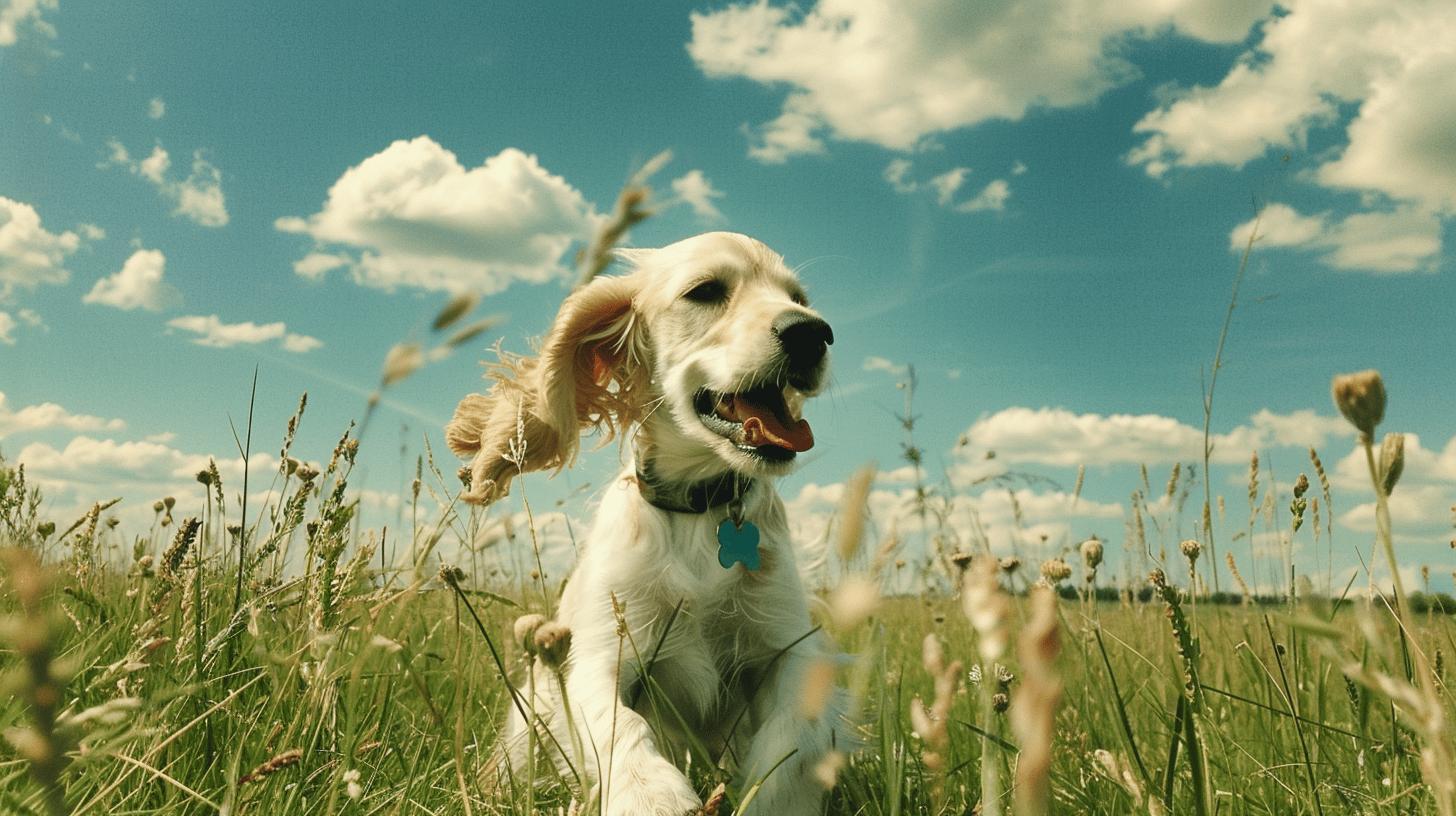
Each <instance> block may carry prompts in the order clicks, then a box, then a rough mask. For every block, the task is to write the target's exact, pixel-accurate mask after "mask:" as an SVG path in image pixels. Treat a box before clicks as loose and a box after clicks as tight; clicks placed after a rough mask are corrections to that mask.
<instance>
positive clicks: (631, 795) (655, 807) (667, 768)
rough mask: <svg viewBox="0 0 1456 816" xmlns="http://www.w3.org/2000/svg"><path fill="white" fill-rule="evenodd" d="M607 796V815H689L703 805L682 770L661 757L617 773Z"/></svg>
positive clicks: (605, 793) (606, 792) (606, 793)
mask: <svg viewBox="0 0 1456 816" xmlns="http://www.w3.org/2000/svg"><path fill="white" fill-rule="evenodd" d="M604 795H605V799H606V801H605V807H604V808H603V812H604V813H605V814H606V816H685V814H693V813H697V812H698V811H699V810H700V809H701V808H702V806H703V800H701V799H699V798H698V794H697V792H696V791H694V790H693V786H692V784H690V783H689V782H688V780H687V777H685V776H683V774H682V771H679V770H678V769H677V768H675V767H673V765H672V763H671V762H668V761H667V760H665V759H661V758H657V759H655V760H648V761H645V762H641V763H638V764H637V765H636V766H634V767H629V768H624V769H622V770H621V771H620V772H619V773H615V774H613V778H612V780H611V783H610V784H609V786H608V787H607V789H606V791H605V792H604Z"/></svg>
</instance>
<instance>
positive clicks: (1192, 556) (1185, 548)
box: [1178, 538, 1203, 565]
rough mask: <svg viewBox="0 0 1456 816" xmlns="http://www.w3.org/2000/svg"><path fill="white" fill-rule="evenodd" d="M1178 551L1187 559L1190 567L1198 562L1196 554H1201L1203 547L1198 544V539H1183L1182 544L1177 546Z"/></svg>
mask: <svg viewBox="0 0 1456 816" xmlns="http://www.w3.org/2000/svg"><path fill="white" fill-rule="evenodd" d="M1178 549H1179V550H1181V551H1182V552H1183V557H1184V558H1187V559H1188V563H1189V564H1190V565H1191V564H1192V563H1193V562H1194V561H1197V560H1198V554H1199V553H1201V552H1203V545H1202V544H1199V543H1198V539H1195V538H1189V539H1184V541H1183V543H1182V544H1179V545H1178Z"/></svg>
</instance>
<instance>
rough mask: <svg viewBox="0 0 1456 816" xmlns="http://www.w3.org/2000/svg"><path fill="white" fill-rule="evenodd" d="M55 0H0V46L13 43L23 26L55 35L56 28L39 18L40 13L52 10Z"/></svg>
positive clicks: (48, 34) (55, 5)
mask: <svg viewBox="0 0 1456 816" xmlns="http://www.w3.org/2000/svg"><path fill="white" fill-rule="evenodd" d="M58 5H59V3H58V2H57V0H0V47H8V46H12V45H15V43H16V42H17V41H19V39H20V30H21V28H22V27H24V26H27V25H28V26H30V27H31V28H32V29H34V30H35V31H37V32H38V33H40V34H42V35H44V36H46V37H52V38H53V37H55V36H56V29H55V27H54V26H52V25H51V24H50V23H48V22H46V21H45V20H43V19H41V14H42V13H44V12H46V11H54V10H55V9H56V8H57V6H58Z"/></svg>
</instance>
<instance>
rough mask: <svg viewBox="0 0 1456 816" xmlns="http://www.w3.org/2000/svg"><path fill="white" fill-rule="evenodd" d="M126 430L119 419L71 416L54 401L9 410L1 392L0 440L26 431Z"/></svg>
mask: <svg viewBox="0 0 1456 816" xmlns="http://www.w3.org/2000/svg"><path fill="white" fill-rule="evenodd" d="M125 427H126V423H125V422H123V421H122V420H120V419H106V418H104V417H98V416H91V415H90V414H73V413H71V412H70V411H67V410H66V409H65V408H63V407H61V406H60V405H57V404H56V403H54V402H42V403H39V404H36V405H26V406H23V407H21V408H19V409H18V410H12V409H11V408H10V406H9V405H8V404H7V403H6V398H5V392H3V391H0V437H6V436H10V435H11V434H17V433H24V432H26V431H43V430H48V429H51V428H62V429H65V430H68V431H119V430H122V429H124V428H125Z"/></svg>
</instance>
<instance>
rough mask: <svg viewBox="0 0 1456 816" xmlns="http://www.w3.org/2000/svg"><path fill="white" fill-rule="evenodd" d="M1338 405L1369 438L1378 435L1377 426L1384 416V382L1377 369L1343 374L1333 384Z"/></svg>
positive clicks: (1332, 387) (1346, 417)
mask: <svg viewBox="0 0 1456 816" xmlns="http://www.w3.org/2000/svg"><path fill="white" fill-rule="evenodd" d="M1330 391H1331V394H1332V395H1333V396H1334V399H1335V407H1336V408H1339V409H1340V413H1341V414H1344V415H1345V419H1348V420H1349V421H1350V424H1351V425H1354V426H1355V429H1356V430H1358V431H1360V433H1361V434H1363V435H1364V436H1365V437H1366V438H1367V439H1368V438H1371V437H1373V436H1374V435H1375V426H1376V425H1379V424H1380V420H1382V419H1384V418H1385V382H1384V380H1382V379H1381V378H1380V372H1379V371H1376V370H1374V369H1369V370H1366V371H1360V372H1357V373H1354V374H1340V375H1337V376H1336V377H1335V378H1334V381H1333V382H1332V383H1331V384H1330Z"/></svg>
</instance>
